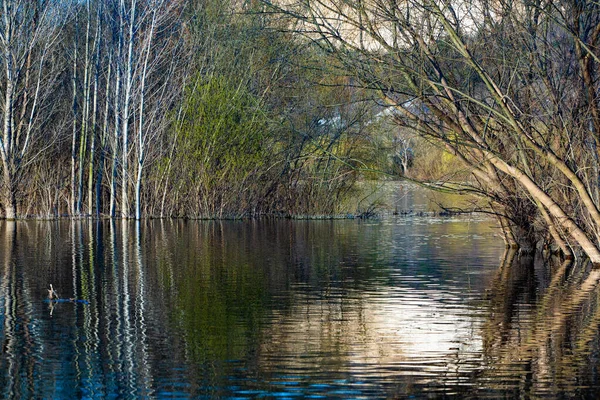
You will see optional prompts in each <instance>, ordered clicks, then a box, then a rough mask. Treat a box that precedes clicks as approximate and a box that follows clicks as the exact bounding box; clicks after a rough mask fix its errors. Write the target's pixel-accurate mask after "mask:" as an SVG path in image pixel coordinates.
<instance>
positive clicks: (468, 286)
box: [0, 217, 600, 398]
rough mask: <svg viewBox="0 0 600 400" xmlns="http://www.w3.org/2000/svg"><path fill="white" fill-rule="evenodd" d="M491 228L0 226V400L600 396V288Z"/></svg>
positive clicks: (468, 224)
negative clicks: (526, 255)
mask: <svg viewBox="0 0 600 400" xmlns="http://www.w3.org/2000/svg"><path fill="white" fill-rule="evenodd" d="M492 226H493V222H492V221H490V220H486V219H465V218H445V219H433V218H417V217H415V218H404V217H397V218H393V217H389V218H384V219H383V220H375V221H260V222H259V221H251V222H239V221H237V222H236V221H229V222H183V221H175V222H173V221H154V222H148V223H142V224H141V225H136V224H135V223H133V222H121V221H118V222H116V223H111V222H109V221H103V222H89V221H62V222H17V223H11V222H1V223H0V249H1V250H0V311H1V312H0V318H1V320H0V323H1V326H2V329H1V330H0V340H1V341H2V352H1V353H0V389H1V390H2V396H3V397H40V398H82V397H88V398H94V397H98V398H105V397H119V398H120V397H208V398H211V397H226V398H256V397H268V398H294V397H312V398H321V397H326V398H332V397H337V398H372V397H406V396H408V395H413V396H416V397H427V396H433V397H436V396H439V395H442V394H444V395H449V396H450V395H456V396H457V397H461V398H462V397H473V398H475V397H477V398H482V397H492V398H493V397H504V396H509V397H512V396H526V395H532V396H544V395H547V396H548V397H556V396H560V395H565V396H570V395H575V396H577V395H579V396H581V397H586V396H590V395H594V394H596V393H599V392H600V390H599V389H600V384H599V379H598V374H597V372H596V369H597V367H598V350H599V346H598V344H599V340H598V339H599V338H598V327H599V326H600V307H598V299H599V296H600V291H599V290H598V284H597V282H598V279H599V278H600V272H599V271H590V270H586V269H585V268H582V267H581V266H579V267H576V268H574V267H573V266H571V265H567V264H564V265H562V266H561V265H556V266H548V265H544V264H541V263H539V262H533V260H531V259H530V260H527V259H517V258H514V260H513V255H512V254H504V258H503V251H504V248H503V245H502V242H501V240H500V239H499V238H498V237H497V236H495V231H494V229H493V228H492ZM50 283H52V284H53V285H54V287H55V289H56V290H57V291H58V292H59V294H60V295H61V297H63V298H70V297H73V298H77V299H85V300H87V301H88V302H89V304H83V303H76V302H74V303H72V302H61V303H56V304H53V303H49V302H48V301H44V300H45V297H46V295H47V291H46V289H47V287H48V285H49V284H50Z"/></svg>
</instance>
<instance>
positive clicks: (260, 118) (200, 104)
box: [174, 76, 269, 217]
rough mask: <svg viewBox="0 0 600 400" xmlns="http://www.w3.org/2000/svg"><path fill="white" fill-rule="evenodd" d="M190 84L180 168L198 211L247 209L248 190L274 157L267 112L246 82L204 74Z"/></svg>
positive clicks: (221, 213)
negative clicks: (268, 131) (269, 136)
mask: <svg viewBox="0 0 600 400" xmlns="http://www.w3.org/2000/svg"><path fill="white" fill-rule="evenodd" d="M198 81H199V83H198V84H197V86H196V85H193V86H190V87H188V88H187V90H186V93H185V99H184V100H183V101H184V116H183V119H182V121H181V124H180V125H179V126H178V132H177V135H178V138H179V143H180V144H179V146H178V149H177V154H176V159H175V165H176V169H175V170H174V173H175V174H176V177H177V178H178V180H179V188H180V189H181V190H185V188H188V190H189V191H191V192H190V193H187V196H184V197H185V198H187V200H186V202H188V204H187V207H189V211H191V212H192V215H195V216H203V217H207V216H209V217H214V216H219V217H223V216H225V215H226V214H241V213H244V211H245V210H244V207H243V206H244V205H246V204H248V201H249V199H247V198H245V193H246V192H247V189H248V188H249V187H250V186H252V185H255V184H256V179H258V177H259V176H260V173H261V171H262V170H263V169H264V168H265V167H266V165H267V162H268V157H269V153H268V148H269V144H268V142H269V140H268V137H267V135H266V128H267V114H266V112H265V110H264V109H263V107H262V104H261V102H260V101H259V99H257V98H256V97H255V96H254V95H253V94H251V93H250V92H249V91H248V89H247V88H246V87H245V86H244V85H243V83H240V82H234V81H231V80H229V79H226V78H224V77H221V76H214V77H209V78H207V79H202V78H200V77H199V78H198Z"/></svg>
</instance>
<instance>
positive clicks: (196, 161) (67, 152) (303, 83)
mask: <svg viewBox="0 0 600 400" xmlns="http://www.w3.org/2000/svg"><path fill="white" fill-rule="evenodd" d="M1 7H2V11H1V15H0V62H1V67H2V68H0V92H1V95H0V99H1V100H0V104H1V107H2V108H1V109H2V114H1V116H2V135H1V138H0V153H1V158H2V160H1V161H2V172H3V174H2V180H1V182H2V185H1V187H0V200H1V202H0V203H1V207H2V214H3V215H4V216H5V217H6V218H9V219H11V218H19V217H55V216H86V215H91V216H94V215H96V216H99V215H103V216H110V217H123V218H142V217H191V218H219V217H243V216H253V215H261V214H277V215H294V214H302V215H306V214H335V213H340V212H343V211H345V208H344V207H346V206H345V199H347V198H348V196H349V195H350V194H351V193H352V190H353V185H354V183H355V181H356V180H357V179H359V178H360V177H361V176H365V174H366V173H365V172H364V171H369V170H371V169H374V168H375V167H377V166H379V165H381V163H382V162H383V163H386V162H389V157H388V153H389V149H390V146H392V147H393V145H394V144H393V143H392V141H390V140H387V139H385V140H384V139H381V137H380V136H381V135H379V136H378V135H374V132H375V131H378V130H379V131H381V124H378V123H374V121H375V122H376V121H377V116H376V113H377V111H378V110H377V108H376V107H373V103H369V102H365V101H364V100H365V99H366V98H367V96H368V94H367V92H366V91H364V90H362V89H356V88H353V85H352V82H351V81H349V80H348V78H335V77H332V75H328V74H326V73H325V72H324V69H325V67H326V66H328V64H329V63H330V62H334V59H333V58H329V59H328V58H327V55H326V54H325V53H323V52H321V53H320V52H319V51H318V49H315V48H311V47H310V46H306V44H305V42H304V44H303V43H302V42H299V41H297V40H295V36H294V35H293V34H292V33H286V32H285V31H286V30H285V29H274V27H275V28H276V25H274V22H273V21H269V20H268V14H265V13H259V12H255V11H257V10H256V9H254V8H253V7H257V4H255V3H251V4H248V5H246V4H241V3H240V4H237V3H235V2H227V1H225V2H223V1H217V0H202V1H201V0H191V1H183V0H83V1H82V0H72V1H64V0H63V1H55V0H31V1H17V0H2V5H1ZM307 61H311V62H307ZM307 65H312V66H313V67H312V68H307V67H306V66H307ZM319 65H321V67H322V68H319V67H318V66H319ZM388 142H389V143H388ZM386 143H387V144H386ZM390 143H391V144H390ZM403 154H405V155H406V154H408V153H407V152H406V151H405V152H404V153H403ZM404 161H406V160H404ZM397 164H398V165H400V164H401V163H400V161H398V162H397ZM361 171H363V172H361Z"/></svg>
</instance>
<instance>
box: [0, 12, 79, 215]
mask: <svg viewBox="0 0 600 400" xmlns="http://www.w3.org/2000/svg"><path fill="white" fill-rule="evenodd" d="M1 7H2V11H1V12H2V15H1V16H0V54H1V56H0V60H1V63H2V75H0V87H1V88H2V90H3V92H4V93H3V96H2V100H1V101H2V103H1V106H2V113H3V115H2V138H1V139H0V157H1V158H2V177H3V179H2V188H1V197H2V205H3V207H4V213H5V216H6V218H7V219H14V218H16V217H17V199H16V195H17V191H18V183H19V179H20V175H21V173H22V171H23V168H24V166H25V165H26V164H27V163H28V162H30V161H31V160H32V159H33V158H34V157H35V155H36V154H38V153H35V152H32V151H31V150H32V148H33V142H35V141H36V139H40V136H41V135H42V133H43V132H42V129H41V127H42V126H43V125H44V123H46V122H47V121H48V118H50V116H51V115H52V113H51V110H48V106H49V105H48V104H47V101H48V99H49V97H50V94H51V93H52V89H53V88H54V85H55V84H56V80H57V76H58V73H57V69H58V66H57V65H55V64H53V62H52V61H53V60H51V57H52V52H53V49H54V46H55V44H56V43H57V41H58V38H59V33H60V29H61V27H62V23H63V18H64V15H65V14H67V13H68V11H69V6H68V3H63V4H56V2H53V1H48V0H32V1H19V0H3V1H2V5H1ZM44 108H46V109H45V110H44V112H43V113H42V112H41V110H42V109H44Z"/></svg>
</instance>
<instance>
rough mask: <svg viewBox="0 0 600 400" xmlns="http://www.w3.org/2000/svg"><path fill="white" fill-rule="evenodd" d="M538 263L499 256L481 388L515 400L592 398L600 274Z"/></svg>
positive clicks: (599, 333)
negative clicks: (523, 399)
mask: <svg viewBox="0 0 600 400" xmlns="http://www.w3.org/2000/svg"><path fill="white" fill-rule="evenodd" d="M540 258H541V257H536V258H535V259H534V258H531V257H518V256H516V253H515V252H514V251H507V252H506V254H505V257H504V261H503V263H502V265H501V266H500V269H499V270H498V273H497V276H496V278H495V280H494V282H493V284H492V287H491V291H490V300H491V302H490V310H491V311H490V314H489V320H488V321H487V323H486V324H485V326H484V328H483V338H484V342H483V343H484V356H485V362H486V368H485V369H484V370H483V371H484V372H483V373H482V376H481V377H480V382H481V383H480V385H481V386H487V387H489V388H490V389H492V390H493V389H500V390H506V391H508V392H513V394H517V393H519V394H521V395H532V396H543V395H549V396H554V395H557V396H559V395H562V396H564V395H568V396H569V397H570V396H581V397H584V398H585V397H588V396H592V397H595V395H597V394H598V384H599V378H600V377H599V375H598V351H599V347H598V344H599V343H600V329H599V328H600V302H599V299H600V285H599V281H600V270H599V269H593V268H591V266H590V264H589V263H581V264H578V263H574V262H572V261H570V260H567V261H563V262H562V263H561V262H560V261H558V260H555V259H554V260H552V261H551V262H550V263H546V264H545V263H543V261H542V260H541V259H540ZM546 275H549V277H548V276H546ZM548 278H549V279H548ZM498 376H505V377H506V379H505V380H504V381H499V380H498V379H497V377H498ZM490 381H491V382H494V383H493V384H492V385H490V384H489V382H490Z"/></svg>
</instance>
